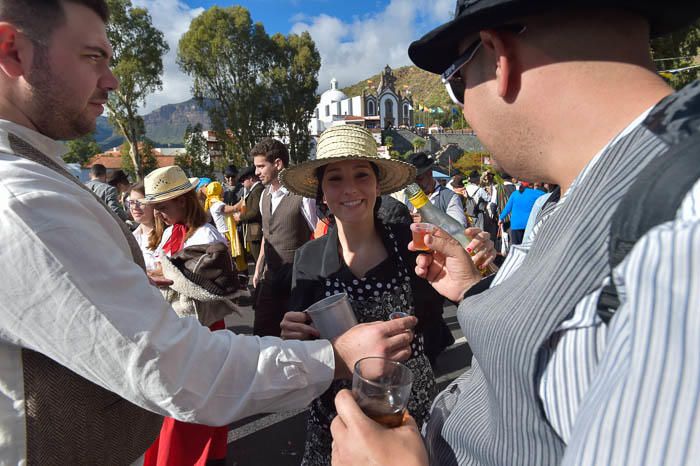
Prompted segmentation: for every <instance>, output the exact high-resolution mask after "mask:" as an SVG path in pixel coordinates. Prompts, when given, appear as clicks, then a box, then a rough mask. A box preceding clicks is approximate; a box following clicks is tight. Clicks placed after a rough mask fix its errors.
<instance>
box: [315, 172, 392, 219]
mask: <svg viewBox="0 0 700 466" xmlns="http://www.w3.org/2000/svg"><path fill="white" fill-rule="evenodd" d="M369 165H370V166H371V167H372V171H373V172H374V176H375V177H376V178H377V181H379V167H377V165H375V164H374V163H373V162H369ZM327 166H328V165H321V166H320V167H318V168H317V169H316V215H317V216H318V218H319V220H321V221H322V222H323V223H325V224H326V225H332V224H333V223H335V217H333V214H332V213H331V212H330V210H329V209H328V206H327V205H326V203H325V202H323V188H322V187H321V182H322V181H323V175H324V174H325V173H326V167H327ZM381 205H382V198H381V196H377V202H375V203H374V218H375V219H377V218H378V217H377V213H378V212H379V207H381Z"/></svg>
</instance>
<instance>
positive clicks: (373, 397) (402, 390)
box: [352, 357, 413, 428]
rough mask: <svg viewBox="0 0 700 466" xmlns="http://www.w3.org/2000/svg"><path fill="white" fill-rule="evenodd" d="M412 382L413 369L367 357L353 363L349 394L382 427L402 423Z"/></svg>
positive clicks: (386, 360)
mask: <svg viewBox="0 0 700 466" xmlns="http://www.w3.org/2000/svg"><path fill="white" fill-rule="evenodd" d="M411 385H413V373H412V372H411V369H409V368H408V367H406V366H405V365H403V364H401V363H400V362H395V361H391V360H389V359H386V358H380V357H370V358H364V359H360V360H359V361H357V363H356V364H355V371H354V373H353V376H352V394H353V396H354V397H355V400H356V401H357V404H358V405H359V406H360V408H361V409H362V411H363V412H364V413H365V414H366V415H367V416H368V417H370V418H371V419H373V420H374V421H375V422H378V423H379V424H382V425H383V426H385V427H389V428H393V427H398V426H400V425H401V424H402V423H403V417H404V413H405V411H406V406H407V405H408V398H409V397H410V395H411Z"/></svg>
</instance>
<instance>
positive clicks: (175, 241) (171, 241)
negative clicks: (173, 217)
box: [163, 223, 187, 256]
mask: <svg viewBox="0 0 700 466" xmlns="http://www.w3.org/2000/svg"><path fill="white" fill-rule="evenodd" d="M186 234H187V227H186V226H185V225H183V224H182V223H176V224H174V225H173V231H172V233H171V234H170V238H168V241H166V242H165V244H164V245H163V251H165V252H166V253H168V255H170V256H172V255H174V254H177V253H178V252H180V251H181V250H182V248H183V246H184V245H185V235H186Z"/></svg>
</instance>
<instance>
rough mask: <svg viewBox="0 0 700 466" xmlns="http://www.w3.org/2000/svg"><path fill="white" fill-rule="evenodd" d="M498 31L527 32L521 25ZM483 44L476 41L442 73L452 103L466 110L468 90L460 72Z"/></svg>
mask: <svg viewBox="0 0 700 466" xmlns="http://www.w3.org/2000/svg"><path fill="white" fill-rule="evenodd" d="M498 29H503V30H505V31H511V32H513V33H515V34H522V33H523V32H525V29H527V27H526V26H523V25H521V24H508V25H505V26H501V27H499V28H498ZM482 44H483V42H482V41H481V39H477V40H475V41H474V42H473V43H472V44H471V45H470V46H469V47H467V49H466V50H465V51H464V53H463V54H462V55H461V56H460V57H459V58H457V60H455V62H454V63H452V65H450V67H449V68H447V70H446V71H445V72H444V73H442V75H441V76H440V78H441V79H442V82H443V84H445V88H446V89H447V93H448V94H449V95H450V99H452V102H454V103H455V104H456V105H459V107H460V108H464V91H465V90H466V84H465V82H464V78H462V73H460V71H461V70H462V68H464V66H465V65H466V64H467V63H469V62H470V61H472V60H473V59H474V56H476V52H478V51H479V49H480V48H481V46H482Z"/></svg>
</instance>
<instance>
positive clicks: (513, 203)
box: [498, 188, 544, 230]
mask: <svg viewBox="0 0 700 466" xmlns="http://www.w3.org/2000/svg"><path fill="white" fill-rule="evenodd" d="M543 194H544V193H543V192H542V191H539V190H537V189H531V188H525V190H524V191H523V192H520V191H514V192H513V194H511V195H510V197H509V198H508V202H507V203H506V206H505V207H504V208H503V212H501V215H500V217H499V218H498V219H499V220H500V221H503V219H505V218H506V217H507V216H508V214H510V228H511V229H512V230H524V229H525V227H526V226H527V219H528V218H529V217H530V211H531V210H532V206H533V205H534V204H535V201H536V200H537V198H538V197H540V196H542V195H543Z"/></svg>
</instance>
